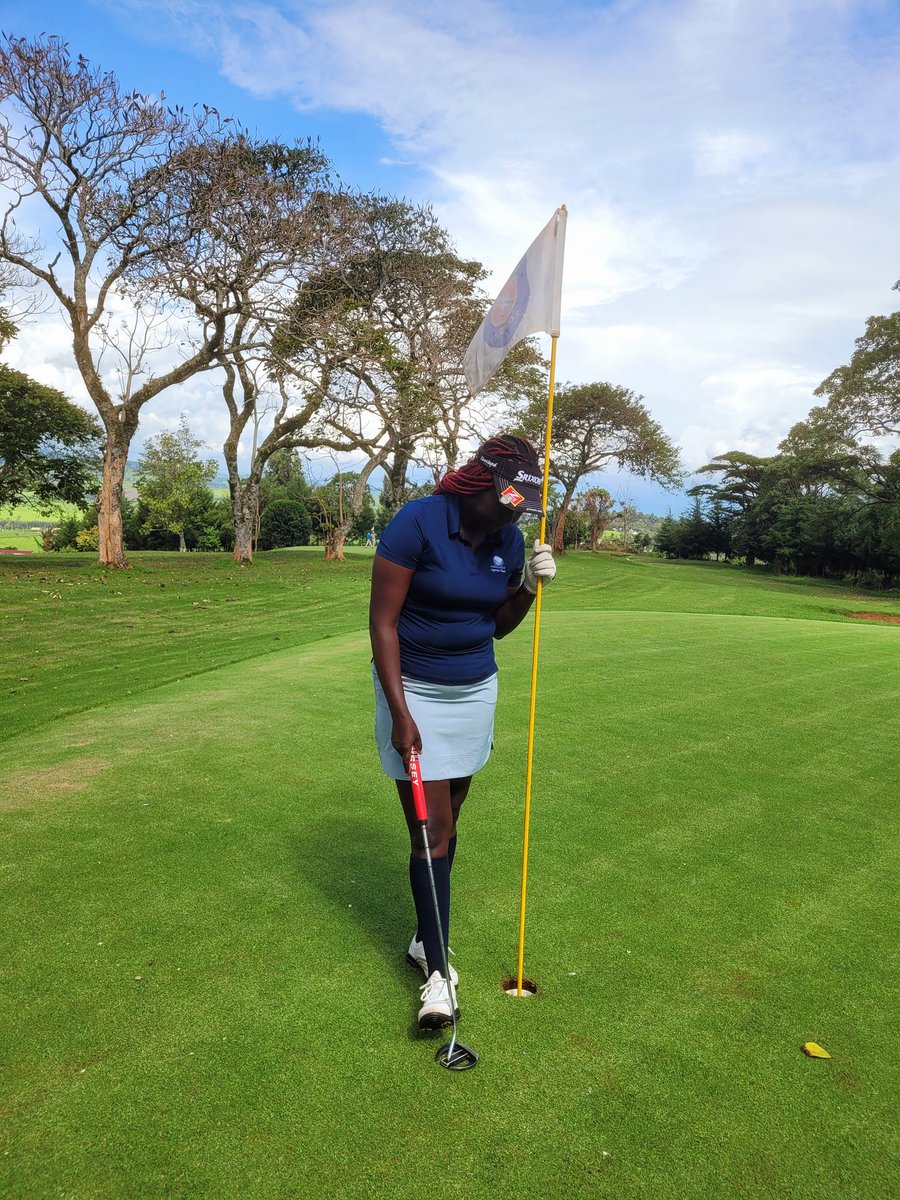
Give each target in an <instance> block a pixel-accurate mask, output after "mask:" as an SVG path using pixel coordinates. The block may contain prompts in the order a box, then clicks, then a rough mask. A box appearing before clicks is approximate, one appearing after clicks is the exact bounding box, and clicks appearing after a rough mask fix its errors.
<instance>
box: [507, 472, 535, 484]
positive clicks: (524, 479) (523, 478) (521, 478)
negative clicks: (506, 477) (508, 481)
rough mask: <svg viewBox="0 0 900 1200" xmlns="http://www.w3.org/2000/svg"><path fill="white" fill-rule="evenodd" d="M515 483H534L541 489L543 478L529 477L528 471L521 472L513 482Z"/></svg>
mask: <svg viewBox="0 0 900 1200" xmlns="http://www.w3.org/2000/svg"><path fill="white" fill-rule="evenodd" d="M513 483H534V484H537V486H538V487H540V485H541V477H540V475H529V474H528V472H527V471H520V472H519V473H518V475H517V476H516V477H515V479H514V480H513Z"/></svg>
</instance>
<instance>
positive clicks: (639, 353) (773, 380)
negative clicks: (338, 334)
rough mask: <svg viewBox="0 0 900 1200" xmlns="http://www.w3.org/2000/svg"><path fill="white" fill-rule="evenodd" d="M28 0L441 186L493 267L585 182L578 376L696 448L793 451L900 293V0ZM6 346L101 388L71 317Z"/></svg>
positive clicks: (93, 37) (574, 361) (392, 183)
mask: <svg viewBox="0 0 900 1200" xmlns="http://www.w3.org/2000/svg"><path fill="white" fill-rule="evenodd" d="M22 8H23V6H22V5H21V4H16V5H12V4H8V3H0V25H2V27H3V28H4V29H5V30H7V31H11V32H15V33H37V32H40V31H48V32H54V33H59V34H61V35H63V36H64V37H65V38H66V39H67V40H68V41H69V42H70V43H71V45H72V47H73V48H74V49H77V50H79V51H81V52H82V53H84V54H85V55H87V56H88V57H89V58H91V59H92V60H95V61H97V62H100V63H102V64H103V65H105V66H109V67H111V68H113V69H114V70H116V72H117V73H118V74H119V75H120V77H121V78H122V79H123V81H126V82H127V83H128V84H129V85H132V86H134V87H136V88H138V89H140V90H146V91H158V90H159V89H160V88H164V89H165V91H166V95H167V98H169V99H171V100H176V101H179V102H181V103H184V104H190V103H193V102H194V101H204V102H206V103H209V104H214V105H216V106H217V107H219V108H220V109H221V110H223V111H225V112H229V113H234V114H235V115H237V116H238V117H240V118H241V120H242V121H243V122H244V123H245V124H247V125H248V126H250V127H251V128H253V129H256V130H258V131H259V132H260V133H270V134H278V135H280V136H282V137H285V138H290V137H304V136H306V135H308V134H314V135H318V136H320V137H321V140H322V143H323V147H324V149H325V150H326V152H327V153H328V154H329V156H330V157H331V158H332V160H333V161H334V162H335V164H336V166H337V168H338V170H339V172H340V173H341V175H342V176H343V177H344V178H345V179H346V180H347V181H348V182H349V183H351V184H355V185H357V186H360V187H363V188H372V187H378V188H381V189H383V190H386V191H391V192H395V193H399V194H404V195H407V196H409V197H411V198H413V199H415V200H427V201H430V202H432V203H433V205H434V207H435V209H436V211H437V213H438V216H439V217H440V219H441V220H442V221H443V223H444V224H445V225H446V226H447V228H448V229H449V230H450V231H451V233H452V234H453V236H454V237H455V239H456V241H457V244H458V246H459V248H460V250H461V251H462V252H463V253H464V254H466V255H468V256H471V257H473V258H478V259H480V260H481V261H483V262H484V263H485V264H486V265H487V266H488V267H489V268H490V269H491V270H492V271H493V272H495V276H494V281H493V286H494V287H499V286H501V285H502V283H503V282H504V280H505V278H506V276H507V275H508V273H509V271H510V270H511V268H512V267H513V266H514V264H515V262H516V261H517V259H518V258H519V256H520V255H521V253H522V252H523V250H524V249H525V247H526V246H527V245H528V244H529V242H530V241H531V240H532V238H533V237H534V236H535V234H536V233H537V231H538V230H539V229H540V228H541V227H542V226H543V225H544V223H545V222H546V221H547V219H548V218H549V216H550V213H551V212H552V211H553V209H554V208H555V207H556V206H557V205H558V204H560V203H567V204H568V206H569V212H570V219H569V231H568V243H567V259H566V272H565V280H564V303H563V323H562V337H561V338H560V346H559V378H560V379H561V380H571V381H573V382H585V381H588V380H592V379H607V380H610V381H611V382H614V383H619V384H624V385H625V386H627V387H630V388H632V389H634V390H635V391H637V392H638V393H641V394H642V395H643V396H644V397H645V400H646V403H647V405H648V407H649V408H650V410H651V411H652V412H653V414H654V416H655V417H657V419H658V420H660V421H661V423H662V424H663V427H664V428H665V429H666V430H667V432H668V433H669V434H670V435H671V436H672V437H673V439H674V440H675V441H676V443H677V444H679V445H680V446H681V447H682V448H683V456H684V460H685V462H686V464H687V465H688V467H696V466H699V465H700V464H701V463H702V462H704V461H706V460H707V459H708V458H709V457H711V456H712V455H713V454H716V453H719V452H722V451H724V450H727V449H736V448H741V449H746V450H749V451H751V452H754V453H760V454H765V453H770V452H772V451H774V449H775V448H776V446H777V444H778V442H779V440H780V439H781V438H782V437H783V436H784V435H785V433H786V432H787V431H788V429H789V428H790V426H791V425H792V424H793V423H794V422H795V421H797V420H799V419H801V418H802V417H803V416H805V414H806V413H807V411H808V410H809V407H810V406H811V404H813V403H814V402H815V401H814V398H813V396H812V391H813V389H814V388H815V386H816V385H817V384H818V383H819V382H820V381H821V379H822V378H823V377H824V376H825V375H827V374H828V373H829V372H830V371H831V369H832V368H833V367H834V366H836V365H838V364H839V363H841V362H844V361H846V359H847V357H848V356H849V354H850V353H851V352H852V348H853V339H854V338H855V337H856V336H858V334H859V333H860V332H861V330H862V327H863V323H864V321H865V318H866V317H867V316H868V315H870V314H871V313H874V312H885V311H892V310H893V309H894V308H896V307H897V304H896V300H897V296H896V293H893V292H892V291H891V287H892V285H893V283H894V282H895V280H896V279H897V277H898V276H900V253H897V252H896V246H897V243H898V239H897V214H898V212H900V122H898V120H897V114H898V109H900V5H898V4H897V3H896V0H610V2H608V3H588V2H582V3H567V2H561V3H554V4H552V5H551V4H549V3H540V4H539V3H535V2H511V0H469V2H468V3H465V2H459V3H453V4H450V3H445V2H443V0H437V2H436V3H432V4H430V5H423V4H421V3H420V2H418V0H330V2H329V3H314V2H308V0H242V2H241V3H235V2H234V0H153V2H152V3H151V2H145V0H115V2H113V0H93V2H92V0H81V2H80V3H69V4H65V5H64V4H60V3H55V2H54V3H42V2H41V0H34V2H33V3H32V4H31V5H30V6H29V12H28V15H23V13H22ZM551 14H552V15H551ZM8 357H9V358H10V361H13V362H14V364H15V365H17V366H19V367H21V369H25V370H28V371H29V372H30V373H32V374H34V375H35V376H37V377H39V378H42V379H44V380H45V381H47V382H50V383H54V384H56V385H57V386H61V387H64V388H65V389H66V390H67V391H68V392H69V393H70V394H72V395H75V396H77V395H79V384H78V380H77V375H76V373H75V372H74V369H73V367H72V365H71V361H70V356H69V355H68V349H67V346H66V343H65V337H64V334H63V333H62V331H61V330H60V329H59V328H58V325H56V326H54V325H53V324H52V318H51V317H49V316H48V317H47V318H45V320H44V322H43V324H42V325H41V327H40V328H35V329H30V330H23V333H22V335H21V336H20V338H19V339H18V342H17V343H16V344H15V346H14V347H13V348H12V349H11V350H10V351H9V353H8ZM189 401H190V402H189V404H187V405H186V404H185V396H184V395H181V396H180V397H176V396H171V397H160V398H159V400H158V401H157V402H156V403H155V404H154V405H153V406H152V411H148V412H147V416H146V417H145V418H144V420H143V422H142V430H143V434H144V436H146V435H148V434H151V433H154V432H158V430H159V429H160V428H163V427H169V426H171V425H172V424H174V422H175V421H176V420H177V417H178V412H179V411H180V409H181V408H182V407H187V408H188V409H189V412H190V416H191V421H192V424H193V425H194V426H195V427H196V428H197V429H198V431H199V432H200V433H201V434H202V436H204V437H205V438H206V439H207V441H208V442H209V444H210V445H211V446H217V445H219V444H221V441H222V437H223V433H224V422H223V417H222V413H221V411H220V408H219V406H218V405H217V403H216V400H215V397H214V395H213V394H212V393H211V391H210V388H209V384H208V381H207V382H206V383H203V384H200V383H198V384H197V385H196V386H194V387H193V389H190V395H189ZM605 482H606V485H607V486H609V487H610V490H612V491H613V492H614V493H615V492H617V491H618V492H622V491H623V490H625V488H626V486H627V490H628V491H629V493H630V496H631V499H632V500H633V501H636V502H637V503H638V505H639V506H640V507H645V508H648V509H651V510H655V511H665V509H666V506H667V505H668V504H669V503H671V504H672V506H673V508H674V509H675V510H676V511H678V510H679V509H680V508H681V507H682V506H683V503H684V502H683V500H682V499H680V498H677V497H676V498H674V499H671V498H668V497H666V496H663V495H661V494H660V493H659V492H658V491H656V490H655V489H652V488H648V487H647V486H646V485H644V484H643V483H641V482H640V481H632V482H630V483H628V484H627V485H626V484H625V483H623V481H621V480H610V479H607V480H606V481H605Z"/></svg>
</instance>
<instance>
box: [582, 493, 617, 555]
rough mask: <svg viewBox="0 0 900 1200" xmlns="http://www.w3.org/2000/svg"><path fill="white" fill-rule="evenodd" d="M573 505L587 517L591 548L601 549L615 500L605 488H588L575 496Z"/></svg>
mask: <svg viewBox="0 0 900 1200" xmlns="http://www.w3.org/2000/svg"><path fill="white" fill-rule="evenodd" d="M572 507H573V508H575V509H577V510H578V511H579V512H582V513H584V515H585V517H587V523H588V534H589V536H590V539H591V550H599V549H600V542H601V541H602V539H603V534H604V532H605V530H606V527H607V526H608V525H609V521H610V518H611V516H612V510H613V500H612V496H610V494H609V492H608V491H607V490H606V489H605V488H600V487H596V488H588V489H587V491H584V492H581V493H580V494H579V495H578V496H576V497H575V500H574V501H573V504H572Z"/></svg>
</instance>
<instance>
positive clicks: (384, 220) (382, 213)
mask: <svg viewBox="0 0 900 1200" xmlns="http://www.w3.org/2000/svg"><path fill="white" fill-rule="evenodd" d="M351 203H352V205H353V207H354V209H355V212H356V215H357V219H358V224H357V226H356V229H355V246H354V249H353V252H352V254H350V255H349V256H348V257H347V258H346V260H345V261H344V262H343V263H341V264H340V265H338V266H336V267H335V268H334V269H332V270H331V271H328V272H326V273H324V274H323V275H321V276H319V277H318V278H315V279H311V280H309V281H308V282H307V284H306V285H304V287H303V288H302V289H301V291H300V293H299V295H298V297H297V303H296V305H295V306H294V310H293V312H292V314H291V321H290V325H289V327H288V329H287V330H286V332H285V338H284V339H283V344H284V345H285V347H286V356H287V357H289V358H291V359H292V361H293V362H295V363H297V364H304V363H306V364H308V363H310V362H313V363H315V364H317V366H318V369H319V370H320V372H321V378H322V380H323V383H322V389H321V390H322V406H321V409H320V411H319V413H318V415H317V420H316V422H315V430H314V437H315V440H310V441H309V443H308V444H309V445H319V446H328V447H330V448H331V449H333V450H343V451H352V452H354V454H360V453H362V454H364V455H365V456H366V460H365V465H364V467H363V470H362V472H361V477H363V478H364V479H365V480H367V479H368V478H369V477H370V476H371V473H372V471H374V470H375V469H376V467H379V466H381V467H383V468H384V471H385V483H384V488H383V493H382V494H383V496H384V495H386V496H387V497H388V506H389V508H390V509H391V510H392V511H394V512H396V511H397V510H398V509H399V508H400V507H401V505H402V504H403V503H404V502H405V499H406V495H407V472H408V470H409V467H410V465H411V464H412V463H422V464H427V465H430V466H431V468H432V471H433V473H434V475H435V477H437V476H439V475H440V473H441V471H442V469H445V468H446V467H447V466H455V465H456V464H457V462H458V459H459V456H460V454H461V447H462V445H463V444H464V442H466V441H468V440H470V439H471V438H472V437H474V436H477V427H478V425H482V426H483V425H484V424H485V423H487V422H488V421H489V420H490V405H491V403H492V402H493V404H494V405H495V406H496V405H497V404H498V403H499V400H498V397H503V399H504V401H506V400H508V399H509V397H510V396H511V394H512V392H513V391H514V390H516V391H517V393H520V392H521V390H522V386H521V378H522V375H523V372H525V371H527V370H531V371H532V372H536V371H539V364H541V360H540V358H539V357H538V355H537V354H536V351H535V350H534V346H533V345H526V344H525V343H522V344H521V347H517V348H516V349H517V351H518V353H517V355H516V356H515V357H513V356H512V355H511V356H509V359H510V361H509V363H508V364H504V366H505V370H504V371H502V372H500V373H498V376H497V377H496V378H495V381H493V386H492V389H491V390H490V391H489V392H488V393H487V394H485V395H483V396H482V397H481V403H482V405H483V407H482V409H481V410H480V411H479V410H473V408H472V406H471V401H470V398H469V395H468V390H467V388H466V384H465V377H464V374H463V370H462V360H463V355H464V353H465V349H466V346H467V345H468V342H469V340H470V338H471V336H472V333H473V330H474V329H475V328H477V326H478V323H479V322H480V320H481V319H482V316H483V313H484V307H485V303H486V301H485V299H484V297H483V296H482V295H481V293H480V292H479V289H478V285H479V283H480V282H481V281H482V279H483V278H484V274H485V272H484V269H483V267H482V266H481V264H480V263H476V262H469V261H466V260H464V259H461V258H460V257H459V256H458V255H457V254H456V253H455V251H454V249H453V246H452V243H451V241H450V238H449V236H448V234H447V233H446V231H445V230H444V229H442V228H441V226H440V225H439V224H438V222H437V221H436V219H435V217H434V214H433V213H432V212H431V210H430V209H429V208H428V207H415V206H412V205H409V204H407V203H405V202H403V201H399V200H395V199H391V198H385V197H379V196H374V197H357V198H355V199H354V200H353V201H352V202H351V201H348V204H351ZM287 347H290V349H289V350H288V349H287ZM354 515H355V514H354ZM330 553H332V554H333V555H334V556H335V557H340V556H341V543H340V536H339V533H336V537H335V545H334V546H333V547H332V548H331V549H330Z"/></svg>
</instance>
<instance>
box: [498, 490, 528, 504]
mask: <svg viewBox="0 0 900 1200" xmlns="http://www.w3.org/2000/svg"><path fill="white" fill-rule="evenodd" d="M524 499H525V497H524V496H523V495H522V493H521V492H517V491H516V489H515V488H514V487H513V486H512V484H510V485H509V487H508V488H504V489H503V491H502V492H501V493H500V500H501V503H503V504H509V505H510V506H511V507H512V508H517V507H518V505H520V504H521V503H522V501H523V500H524Z"/></svg>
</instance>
